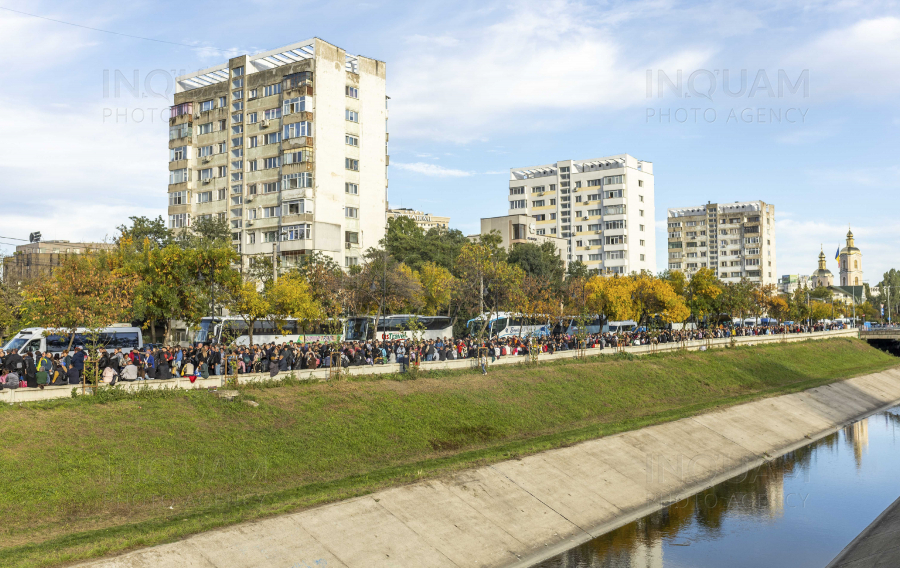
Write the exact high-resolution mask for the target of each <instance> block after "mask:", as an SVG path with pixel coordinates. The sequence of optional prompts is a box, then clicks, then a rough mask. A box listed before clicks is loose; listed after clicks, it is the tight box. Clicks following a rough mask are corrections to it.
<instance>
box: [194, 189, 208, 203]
mask: <svg viewBox="0 0 900 568" xmlns="http://www.w3.org/2000/svg"><path fill="white" fill-rule="evenodd" d="M194 199H195V200H196V201H195V203H209V202H210V201H212V192H211V191H199V192H197V193H195V194H194Z"/></svg>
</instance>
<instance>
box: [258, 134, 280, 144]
mask: <svg viewBox="0 0 900 568" xmlns="http://www.w3.org/2000/svg"><path fill="white" fill-rule="evenodd" d="M257 138H262V143H263V144H278V143H279V142H281V132H273V133H272V134H263V135H262V136H257Z"/></svg>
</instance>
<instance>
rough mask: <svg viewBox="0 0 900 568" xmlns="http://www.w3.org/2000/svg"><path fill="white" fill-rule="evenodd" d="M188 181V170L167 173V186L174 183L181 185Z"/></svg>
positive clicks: (182, 169)
mask: <svg viewBox="0 0 900 568" xmlns="http://www.w3.org/2000/svg"><path fill="white" fill-rule="evenodd" d="M187 180H188V169H187V168H181V169H180V170H172V171H171V172H169V184H170V185H171V184H174V183H183V182H186V181H187Z"/></svg>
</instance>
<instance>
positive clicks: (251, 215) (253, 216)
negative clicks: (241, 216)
mask: <svg viewBox="0 0 900 568" xmlns="http://www.w3.org/2000/svg"><path fill="white" fill-rule="evenodd" d="M253 219H256V209H247V220H248V221H252V220H253Z"/></svg>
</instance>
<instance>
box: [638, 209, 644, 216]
mask: <svg viewBox="0 0 900 568" xmlns="http://www.w3.org/2000/svg"><path fill="white" fill-rule="evenodd" d="M639 211H640V214H641V217H643V216H644V210H643V209H639Z"/></svg>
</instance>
